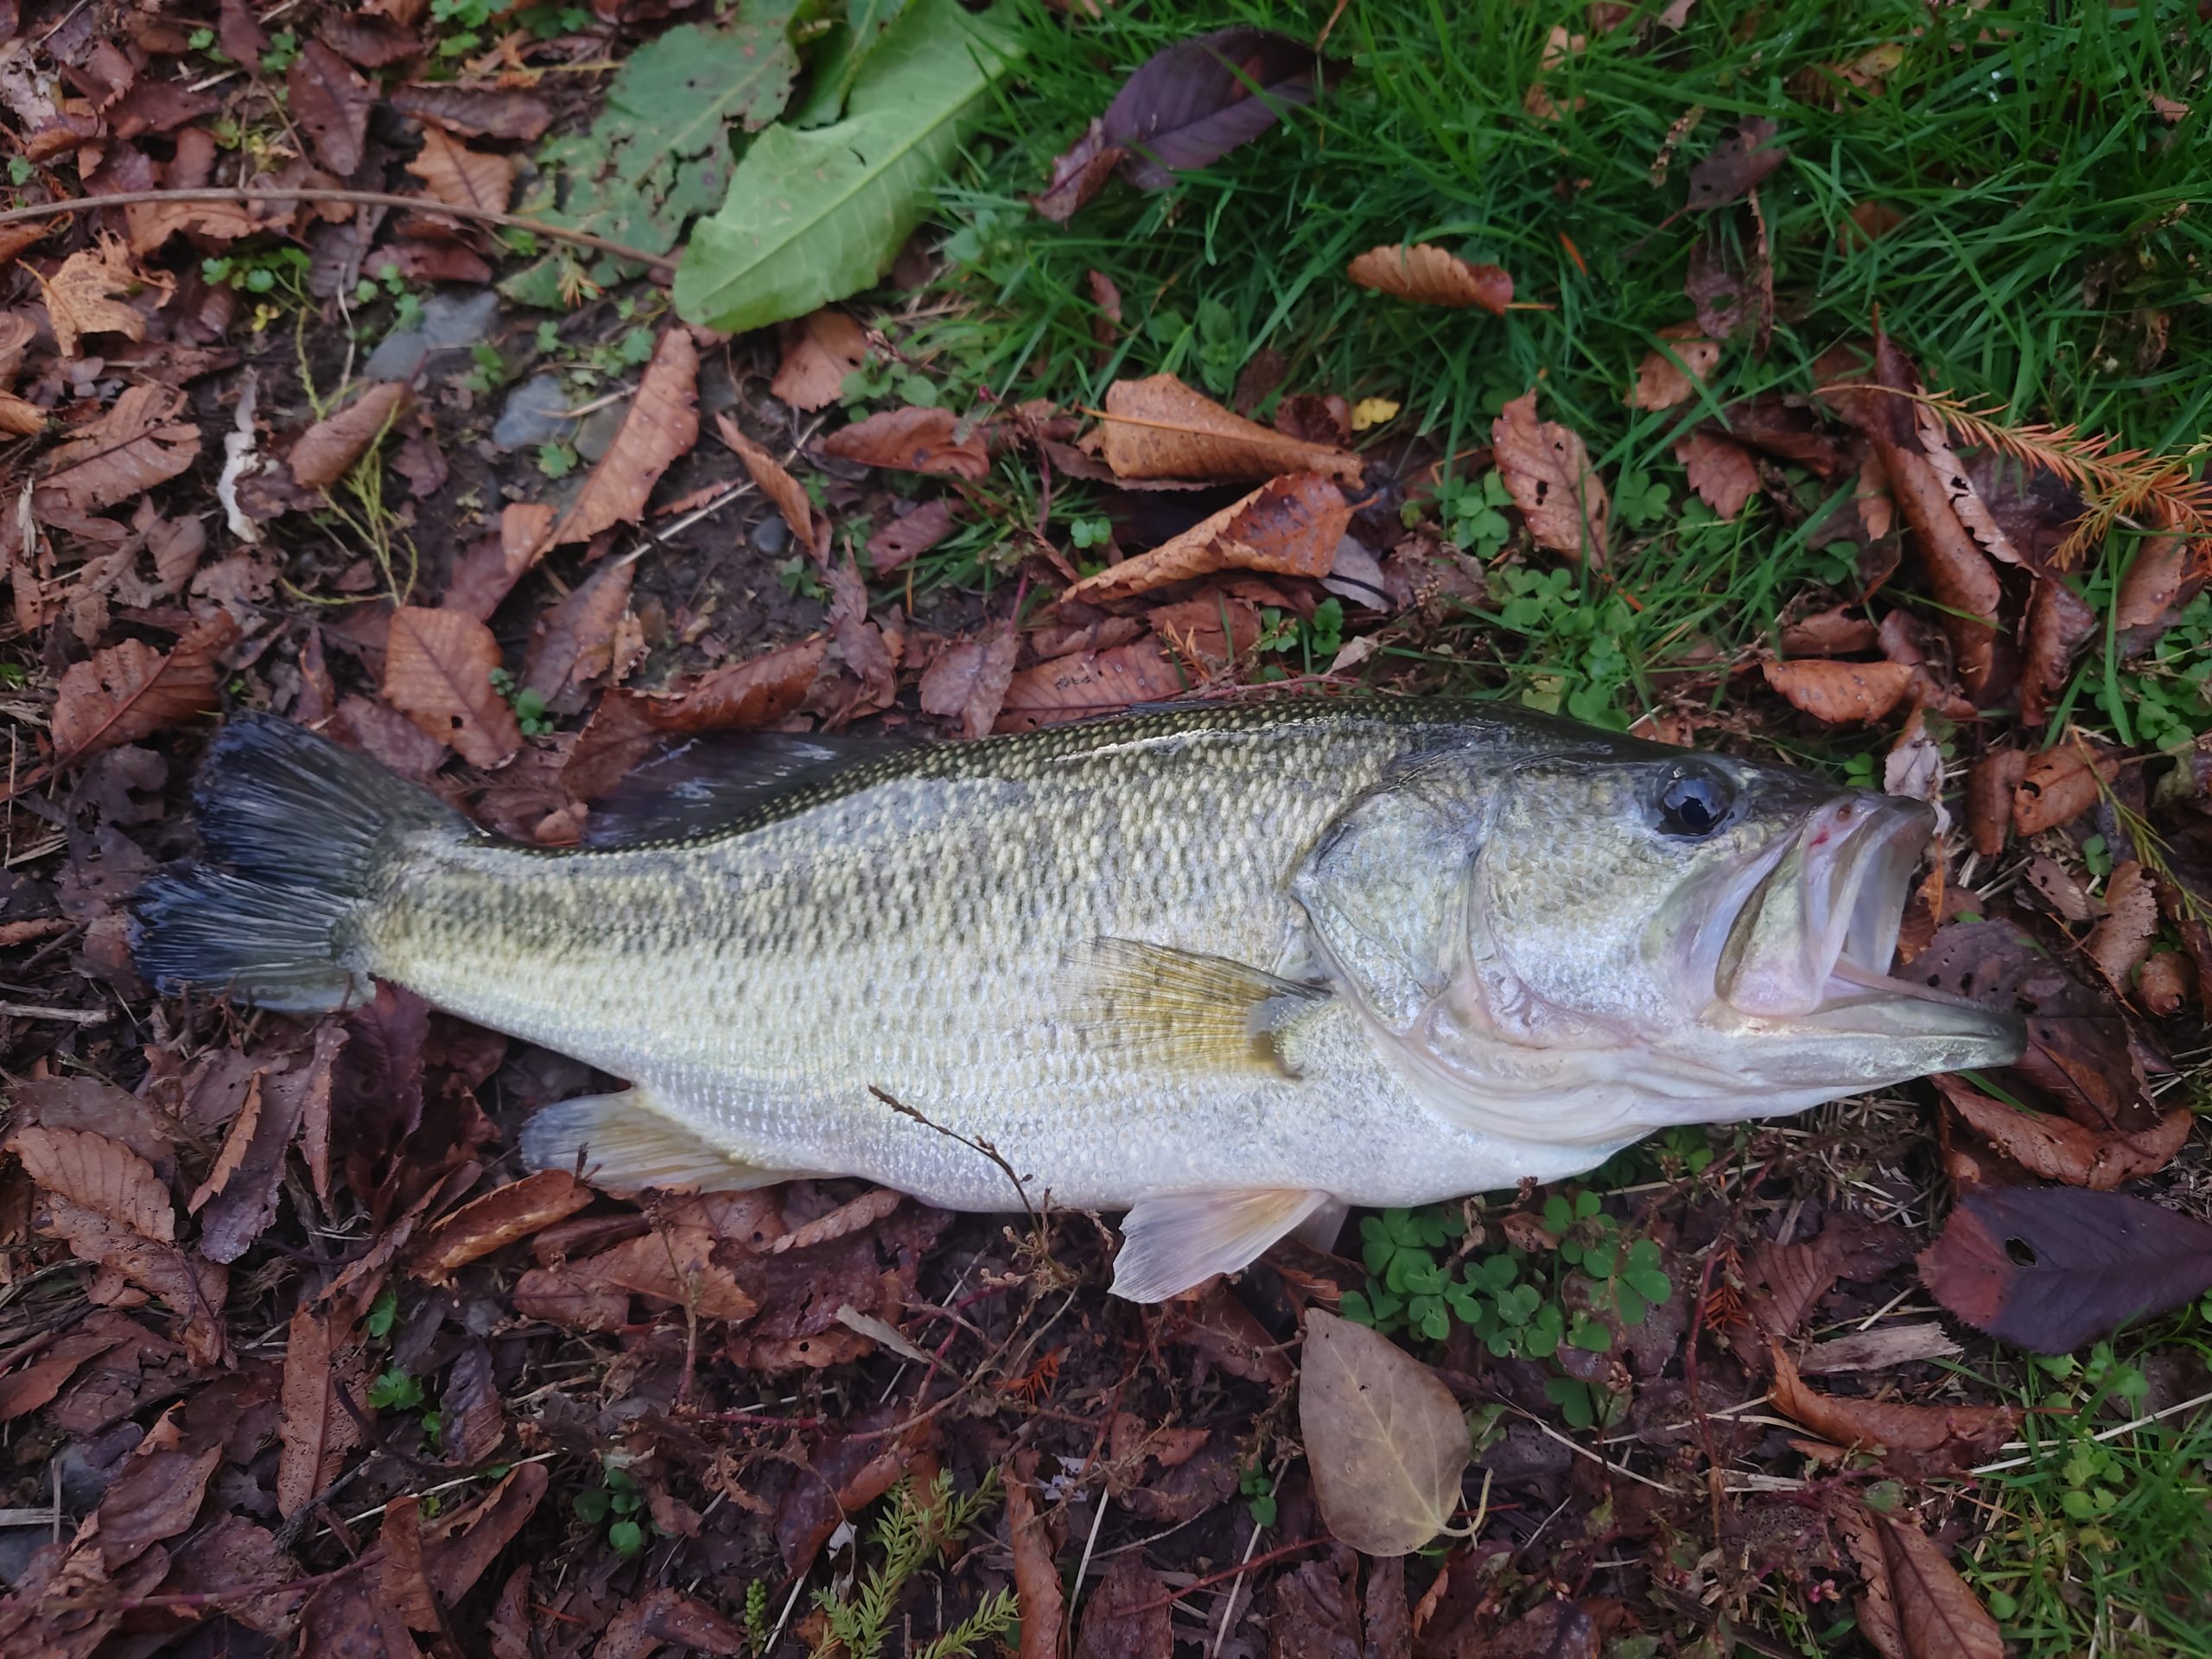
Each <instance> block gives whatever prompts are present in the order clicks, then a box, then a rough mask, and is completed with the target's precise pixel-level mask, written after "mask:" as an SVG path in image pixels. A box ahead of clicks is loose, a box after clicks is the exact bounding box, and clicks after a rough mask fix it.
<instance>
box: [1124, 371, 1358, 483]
mask: <svg viewBox="0 0 2212 1659" xmlns="http://www.w3.org/2000/svg"><path fill="white" fill-rule="evenodd" d="M1097 439H1098V444H1099V448H1100V453H1101V454H1103V457H1104V459H1105V461H1106V464H1107V466H1109V467H1111V468H1112V469H1113V471H1114V474H1115V476H1116V477H1117V478H1130V479H1150V478H1192V479H1236V478H1251V479H1265V478H1274V477H1276V476H1278V475H1279V474H1284V473H1303V472H1311V473H1323V474H1327V475H1328V476H1329V477H1331V478H1333V479H1335V480H1337V481H1338V483H1340V484H1357V483H1358V482H1359V480H1360V475H1361V463H1360V460H1359V457H1358V456H1357V455H1355V454H1350V453H1348V452H1347V451H1344V450H1342V449H1338V448H1335V447H1333V446H1332V445H1328V444H1320V443H1307V442H1301V441H1300V440H1299V439H1296V438H1294V437H1290V436H1288V435H1286V434H1284V433H1281V432H1278V431H1275V430H1274V429H1272V428H1269V427H1264V426H1261V425H1259V424H1257V423H1255V422H1252V421H1248V420H1246V419H1244V417H1243V416H1241V415H1237V414H1236V413H1234V412H1232V411H1231V410H1226V409H1224V408H1223V407H1222V406H1221V405H1220V404H1217V403H1215V402H1214V401H1213V400H1212V399H1211V398H1210V397H1202V396H1200V395H1199V394H1198V392H1195V391H1192V390H1191V388H1190V387H1188V386H1186V385H1184V384H1183V383H1182V382H1181V381H1180V380H1178V379H1177V378H1175V377H1174V376H1173V375H1172V374H1155V375H1153V376H1151V377H1150V378H1147V379H1143V380H1116V382H1115V383H1114V384H1113V385H1110V386H1109V387H1108V388H1107V389H1106V408H1105V412H1104V414H1103V416H1102V417H1101V420H1100V423H1099V428H1098V434H1097Z"/></svg>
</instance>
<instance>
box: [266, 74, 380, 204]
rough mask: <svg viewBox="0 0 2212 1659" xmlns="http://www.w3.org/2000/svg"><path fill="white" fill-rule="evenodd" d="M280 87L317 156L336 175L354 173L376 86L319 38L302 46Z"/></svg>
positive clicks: (359, 161) (342, 176) (367, 130)
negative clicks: (362, 77)
mask: <svg viewBox="0 0 2212 1659" xmlns="http://www.w3.org/2000/svg"><path fill="white" fill-rule="evenodd" d="M284 86H285V90H286V92H287V94H288V96H287V100H286V107H287V108H288V109H289V111H291V114H292V118H294V119H295V120H296V121H297V122H298V123H299V124H301V125H302V126H303V127H305V128H306V129H307V130H308V137H310V138H312V139H313V140H314V141H315V155H316V156H317V157H318V158H319V159H320V160H321V162H322V164H323V165H324V166H325V167H327V168H329V169H330V170H331V171H332V172H333V173H335V174H336V175H338V176H339V177H340V178H341V179H347V178H351V177H353V172H354V169H355V168H359V166H360V165H361V157H362V154H363V146H364V145H365V143H367V140H368V135H369V111H370V110H371V109H372V107H373V106H374V105H375V104H376V97H377V95H376V90H375V89H374V88H373V87H372V86H370V85H369V83H368V82H367V81H365V80H363V79H361V77H360V76H359V75H358V74H356V73H354V71H353V65H351V64H349V63H347V62H346V60H345V59H343V58H341V57H340V56H339V55H338V54H336V53H335V52H334V51H332V50H331V49H330V48H328V47H327V46H325V45H324V44H323V43H322V42H321V41H308V43H307V44H306V45H305V46H303V47H302V48H300V55H299V56H298V57H296V58H294V59H293V60H292V67H290V68H289V70H287V71H286V72H285V75H284Z"/></svg>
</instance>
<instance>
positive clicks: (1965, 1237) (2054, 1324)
mask: <svg viewBox="0 0 2212 1659" xmlns="http://www.w3.org/2000/svg"><path fill="white" fill-rule="evenodd" d="M1920 1277H1921V1280H1922V1281H1923V1283H1925V1284H1926V1285H1927V1287H1928V1288H1929V1290H1930V1291H1932V1292H1933V1293H1934V1294H1935V1296H1936V1300H1937V1301H1939V1302H1941V1303H1942V1305H1943V1306H1945V1307H1946V1308H1948V1309H1949V1310H1950V1311H1951V1312H1952V1313H1955V1314H1956V1315H1957V1316H1958V1317H1959V1318H1961V1319H1964V1320H1965V1321H1966V1322H1967V1324H1969V1325H1975V1326H1977V1327H1979V1328H1980V1329H1981V1330H1984V1331H1986V1332H1989V1334H1990V1335H1992V1336H1993V1337H1999V1338H2003V1339H2004V1340H2005V1341H2006V1342H2010V1343H2014V1344H2018V1346H2020V1347H2023V1348H2026V1349H2030V1350H2032V1351H2035V1352H2037V1353H2044V1354H2063V1353H2065V1352H2068V1351H2070V1350H2072V1349H2075V1348H2079V1347H2081V1346H2082V1345H2083V1344H2086V1343H2089V1342H2093V1341H2094V1340H2095V1339H2096V1338H2099V1337H2101V1336H2105V1335H2107V1334H2109V1333H2110V1332H2113V1331H2114V1330H2117V1329H2118V1328H2119V1327H2120V1325H2123V1324H2125V1323H2126V1322H2127V1321H2128V1320H2130V1319H2141V1318H2144V1317H2146V1316H2148V1315H2151V1314H2156V1313H2164V1312H2165V1311H2166V1310H2167V1309H2168V1308H2171V1307H2178V1306H2181V1305H2182V1304H2183V1302H2186V1301H2188V1300H2190V1299H2191V1298H2193V1297H2196V1296H2198V1295H2201V1294H2203V1292H2204V1291H2205V1289H2206V1288H2207V1287H2212V1226H2207V1225H2206V1224H2204V1223H2202V1222H2201V1221H2196V1220H2192V1219H2190V1217H2186V1216H2181V1215H2177V1214H2175V1213H2174V1211H2171V1210H2168V1209H2164V1208H2163V1207H2161V1206H2160V1205H2155V1204H2150V1203H2147V1202H2145V1200H2143V1199H2141V1198H2130V1197H2128V1196H2126V1194H2124V1193H2120V1192H2087V1191H2084V1190H2082V1189H2080V1188H2077V1187H2064V1186H2045V1187H1978V1188H1976V1189H1974V1191H1972V1192H1967V1193H1966V1194H1965V1195H1964V1196H1963V1197H1962V1198H1961V1199H1960V1201H1959V1207H1958V1208H1957V1209H1956V1210H1955V1211H1952V1212H1951V1218H1950V1220H1949V1221H1948V1222H1947V1223H1946V1224H1944V1228H1943V1233H1942V1237H1940V1238H1938V1239H1937V1240H1936V1243H1934V1244H1933V1245H1932V1246H1930V1247H1929V1249H1927V1250H1925V1251H1924V1252H1923V1253H1922V1255H1921V1257H1920Z"/></svg>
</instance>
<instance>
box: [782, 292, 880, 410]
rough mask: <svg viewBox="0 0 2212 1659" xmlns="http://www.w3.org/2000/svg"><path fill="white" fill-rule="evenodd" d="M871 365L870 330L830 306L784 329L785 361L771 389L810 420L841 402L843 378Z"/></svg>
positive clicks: (787, 325) (843, 385)
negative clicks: (869, 360)
mask: <svg viewBox="0 0 2212 1659" xmlns="http://www.w3.org/2000/svg"><path fill="white" fill-rule="evenodd" d="M867 364H868V331H867V330H866V329H864V328H862V327H861V326H860V324H859V323H857V322H855V321H854V320H853V319H852V318H851V317H850V316H849V315H847V314H846V313H844V312H842V311H839V310H836V309H835V308H832V307H829V306H826V305H825V306H823V308H822V309H820V310H819V311H817V312H815V313H813V314H812V315H810V316H806V317H802V318H800V319H799V320H798V321H796V322H787V323H785V325H784V360H783V362H782V364H781V365H779V366H778V368H777V370H776V378H774V379H773V380H772V381H770V382H769V383H768V390H769V391H771V392H772V393H774V394H775V395H776V396H777V397H780V398H782V399H783V400H784V401H785V403H786V404H790V405H791V407H792V408H793V409H796V410H804V412H805V413H807V414H809V415H811V414H813V413H814V411H815V410H818V409H827V408H829V405H830V404H834V403H836V401H837V398H838V397H839V395H840V394H841V393H842V392H843V391H844V389H845V377H846V376H847V375H849V374H851V373H853V372H855V370H857V369H861V368H864V367H865V366H867Z"/></svg>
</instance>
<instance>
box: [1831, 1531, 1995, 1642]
mask: <svg viewBox="0 0 2212 1659" xmlns="http://www.w3.org/2000/svg"><path fill="white" fill-rule="evenodd" d="M1838 1520H1839V1522H1840V1526H1841V1529H1842V1532H1843V1537H1844V1541H1845V1543H1847V1545H1849V1546H1850V1548H1851V1554H1852V1555H1853V1559H1855V1560H1857V1561H1858V1563H1859V1573H1860V1574H1861V1575H1862V1576H1863V1577H1864V1578H1865V1579H1866V1594H1865V1595H1863V1596H1861V1597H1860V1598H1859V1630H1861V1631H1862V1632H1863V1633H1864V1634H1865V1636H1866V1639H1867V1640H1868V1641H1869V1642H1871V1643H1873V1645H1874V1647H1875V1649H1876V1650H1877V1651H1878V1652H1879V1653H1880V1654H1881V1655H1882V1659H2005V1641H2004V1637H2002V1636H2001V1635H2000V1634H1999V1631H1998V1629H1997V1621H1996V1620H1995V1619H1993V1618H1991V1617H1990V1616H1989V1611H1988V1609H1986V1608H1985V1607H1984V1606H1983V1605H1981V1603H1980V1601H1979V1600H1977V1599H1975V1597H1974V1592H1973V1591H1971V1590H1969V1589H1968V1588H1967V1584H1966V1580H1963V1579H1961V1577H1960V1576H1959V1574H1958V1570H1957V1569H1956V1568H1955V1567H1953V1566H1952V1565H1951V1563H1950V1561H1949V1560H1948V1559H1946V1557H1945V1556H1944V1554H1943V1552H1942V1548H1940V1547H1939V1546H1938V1545H1937V1544H1936V1541H1934V1540H1933V1539H1931V1538H1929V1536H1928V1535H1927V1534H1926V1533H1924V1532H1923V1531H1921V1530H1920V1529H1919V1528H1918V1527H1916V1526H1913V1525H1911V1524H1910V1523H1909V1522H1903V1521H1897V1520H1893V1519H1891V1517H1890V1516H1885V1515H1877V1514H1876V1513H1874V1511H1872V1510H1866V1509H1853V1510H1845V1511H1844V1512H1843V1513H1842V1514H1841V1515H1840V1516H1839V1517H1838Z"/></svg>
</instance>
